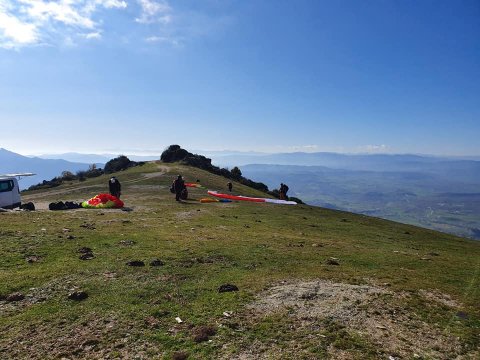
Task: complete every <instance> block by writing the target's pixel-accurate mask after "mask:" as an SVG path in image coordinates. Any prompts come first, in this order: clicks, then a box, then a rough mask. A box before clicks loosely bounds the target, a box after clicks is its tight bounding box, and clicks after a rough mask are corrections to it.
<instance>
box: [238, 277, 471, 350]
mask: <svg viewBox="0 0 480 360" xmlns="http://www.w3.org/2000/svg"><path fill="white" fill-rule="evenodd" d="M424 294H427V295H424V296H425V297H426V299H427V300H429V299H431V300H433V301H436V302H438V301H439V302H441V303H442V304H446V305H447V304H448V306H451V307H456V305H457V304H456V302H454V301H453V300H451V299H450V298H449V297H447V296H445V295H441V294H435V295H434V294H432V293H427V292H425V293H424ZM408 296H409V294H407V293H395V292H392V291H389V290H387V289H385V288H383V287H379V286H375V285H352V284H345V283H334V282H331V281H328V280H316V281H308V282H297V283H282V284H280V285H276V286H273V287H271V288H269V289H268V290H266V291H264V292H262V293H260V294H259V295H258V296H257V299H256V300H255V301H254V302H253V303H252V304H250V305H249V306H248V307H247V312H252V313H253V316H254V318H256V319H262V318H264V317H266V316H269V315H274V314H282V313H283V314H288V315H287V316H288V317H289V318H290V320H292V321H293V324H294V329H292V330H293V331H294V332H297V333H307V334H311V336H317V337H318V340H319V341H321V340H322V338H325V336H324V335H322V334H326V333H327V332H326V331H327V330H328V329H327V327H328V326H327V325H326V324H328V323H330V324H331V323H334V324H338V326H339V328H341V329H344V330H345V331H347V332H348V333H350V334H352V335H353V336H356V337H360V338H361V339H364V340H365V342H366V343H368V344H371V346H373V348H375V349H378V355H381V356H382V357H383V356H386V358H388V357H389V356H393V358H395V359H410V358H435V359H455V358H466V359H467V358H468V359H469V358H472V357H469V356H468V355H466V357H462V356H460V354H461V353H462V351H461V344H460V343H459V339H458V338H456V337H455V336H453V335H451V334H449V333H448V331H445V329H441V328H439V327H437V326H435V325H432V324H427V323H426V322H424V321H422V320H421V319H420V317H418V316H416V314H412V311H411V310H408V309H407V308H406V307H403V306H402V305H401V304H402V300H403V299H405V298H408ZM291 346H293V347H294V346H295V345H294V343H292V344H291ZM291 346H290V345H287V346H285V344H284V345H283V346H282V347H280V348H279V347H277V346H275V345H274V346H273V347H272V344H269V347H267V348H266V347H265V344H263V345H262V344H256V345H255V346H252V345H250V346H248V345H247V346H246V347H245V348H244V349H243V350H242V352H241V353H239V354H237V355H236V356H235V357H233V358H234V359H253V358H255V359H268V358H271V357H272V356H274V357H276V358H288V356H289V355H288V354H290V353H292V351H293V350H294V349H293V348H291ZM327 353H328V358H332V359H333V358H335V359H337V358H344V359H350V358H352V359H353V358H355V354H353V353H349V351H344V350H342V349H339V348H336V347H335V346H329V347H328V350H327ZM282 354H283V355H282ZM477 355H478V354H477ZM473 356H475V354H474V355H473ZM307 358H308V356H307Z"/></svg>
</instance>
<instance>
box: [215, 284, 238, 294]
mask: <svg viewBox="0 0 480 360" xmlns="http://www.w3.org/2000/svg"><path fill="white" fill-rule="evenodd" d="M231 291H238V287H237V286H236V285H233V284H223V285H220V287H219V288H218V292H219V293H223V292H231Z"/></svg>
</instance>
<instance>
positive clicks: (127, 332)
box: [0, 163, 480, 359]
mask: <svg viewBox="0 0 480 360" xmlns="http://www.w3.org/2000/svg"><path fill="white" fill-rule="evenodd" d="M158 166H162V167H163V170H162V169H159V168H158ZM159 171H165V174H164V175H161V176H155V177H146V176H145V174H147V175H148V174H152V173H157V172H159ZM177 173H181V174H183V175H185V176H186V178H187V181H196V180H197V179H200V181H201V184H202V185H204V186H205V187H206V188H210V189H215V190H218V189H225V187H226V183H227V180H225V179H223V178H219V177H217V176H215V175H212V174H209V173H206V172H204V171H202V170H199V169H193V168H187V167H183V166H180V165H169V166H167V165H165V164H155V163H148V164H146V165H144V166H142V167H137V168H133V169H130V170H128V171H125V172H122V173H119V174H117V177H118V178H119V179H120V181H121V182H122V184H123V189H122V193H123V196H122V199H123V200H124V201H125V203H126V206H128V207H131V208H133V211H132V212H123V211H120V210H110V211H109V210H76V211H63V212H62V211H60V212H52V211H35V212H31V213H28V212H15V213H7V214H3V213H2V214H0V221H1V228H0V258H1V259H2V260H1V262H0V295H4V296H5V295H8V294H10V293H12V292H16V291H19V292H22V293H24V294H31V295H33V296H34V297H35V298H38V297H41V298H42V299H41V300H38V301H37V302H35V303H33V304H29V303H28V302H25V301H24V302H21V303H19V304H16V305H14V306H12V304H6V303H5V302H4V301H3V302H0V304H3V305H1V306H3V307H0V316H1V321H0V332H1V333H2V336H1V338H0V357H1V358H26V357H31V358H38V359H40V358H48V357H51V358H61V357H62V356H66V357H69V358H82V357H87V358H104V357H107V355H108V356H110V357H113V358H115V357H122V356H123V357H127V358H133V357H134V356H136V355H137V356H139V357H142V356H143V357H144V358H166V359H168V358H171V357H172V355H173V353H174V352H176V351H186V352H187V353H188V354H190V355H191V357H192V358H195V359H200V358H205V359H211V358H219V357H224V358H229V356H230V355H232V356H233V354H235V353H241V352H242V351H244V350H245V349H246V348H248V346H249V344H251V343H252V342H254V341H255V342H258V343H261V344H263V345H265V349H266V350H265V351H266V354H268V344H273V345H274V348H275V349H277V350H276V351H278V352H277V353H275V354H277V355H279V356H280V357H282V356H283V357H284V358H289V354H294V353H295V352H294V350H292V349H294V347H293V345H292V342H291V339H295V340H296V343H298V345H295V346H298V349H297V350H298V351H300V352H299V354H302V355H301V356H302V357H303V358H327V357H328V356H330V355H329V351H330V350H329V349H331V348H332V347H333V348H336V349H339V350H341V351H345V352H347V353H349V354H351V356H353V357H355V358H375V357H376V356H378V354H383V349H382V348H381V347H379V345H378V344H373V343H372V342H371V341H370V340H369V339H368V338H366V337H364V336H362V335H361V334H359V333H356V332H355V331H352V330H351V329H347V328H345V327H343V325H341V324H338V323H337V322H335V319H333V320H332V319H330V320H329V321H327V320H325V321H324V322H322V323H321V326H320V328H319V330H318V331H316V332H313V334H314V335H315V334H316V335H315V336H313V335H312V336H310V335H311V333H309V332H307V331H306V330H305V329H304V328H298V327H296V325H295V324H296V323H297V320H296V319H295V318H294V317H288V316H284V314H282V313H281V312H280V313H278V314H273V315H268V316H266V317H262V316H257V317H255V316H249V315H248V311H247V310H246V305H248V304H250V303H252V301H254V299H255V297H256V296H257V295H258V294H259V293H261V291H262V290H264V289H266V288H268V287H269V286H271V285H272V284H277V283H278V282H280V281H301V280H308V279H330V280H332V281H334V282H339V283H348V284H366V283H371V282H372V281H373V282H374V283H376V284H385V283H388V289H389V291H393V292H395V293H399V294H400V293H404V292H407V293H411V294H413V297H411V298H409V299H408V300H402V299H398V300H396V301H398V302H399V306H403V307H405V308H407V309H409V311H411V312H412V313H415V314H416V315H415V316H418V318H419V319H421V320H422V321H425V322H427V323H431V324H432V326H433V325H435V326H438V327H440V328H441V329H444V330H445V331H448V332H451V333H453V334H455V336H458V337H459V338H460V339H461V340H460V342H461V343H462V344H463V350H464V351H473V350H475V347H478V345H479V344H478V335H479V327H480V324H479V317H480V311H479V309H478V303H479V302H480V292H479V288H480V287H479V275H480V244H479V243H478V242H475V241H470V240H466V239H462V238H458V237H454V236H451V235H447V234H442V233H438V232H435V231H431V230H425V229H421V228H418V227H414V226H407V225H402V224H399V223H394V222H390V221H387V220H380V219H376V218H371V217H367V216H360V215H354V214H351V213H346V212H340V211H332V210H326V209H322V208H315V207H310V206H304V205H302V206H276V205H269V204H250V203H230V204H221V203H215V204H201V203H199V202H197V201H193V200H190V201H188V203H176V202H175V201H174V195H172V194H170V192H169V191H168V188H169V186H170V184H171V181H172V180H173V178H174V177H175V175H176V174H177ZM107 178H108V177H106V176H102V177H100V178H96V179H89V180H87V181H85V182H82V183H72V184H67V185H63V186H61V187H59V188H55V189H52V190H49V191H37V192H31V193H26V194H24V195H23V198H24V201H28V200H32V201H34V202H50V201H59V200H63V201H65V200H76V201H79V200H85V199H88V198H90V197H92V196H94V195H95V194H96V193H98V192H100V191H107V186H106V184H107ZM64 189H65V190H68V191H66V192H64V193H58V192H59V191H63V190H64ZM234 191H235V192H236V193H239V194H244V195H253V196H262V194H261V193H259V192H258V191H256V190H253V189H250V188H247V187H245V186H243V185H240V184H236V183H235V184H234ZM190 196H191V198H192V199H199V198H201V197H206V191H205V190H202V189H193V190H190ZM85 223H87V224H93V225H94V227H95V229H88V228H85V227H81V225H83V224H85ZM64 229H68V230H64ZM69 235H73V236H74V237H75V238H74V239H68V238H67V236H69ZM125 240H133V243H132V244H131V245H125V244H122V241H125ZM80 247H90V248H91V249H92V250H93V253H94V255H95V258H94V259H92V260H88V261H83V260H80V259H79V255H80V253H78V249H79V248H80ZM431 253H435V254H437V255H429V254H431ZM29 255H37V256H40V257H41V261H39V262H35V263H31V264H30V263H27V261H26V260H25V259H26V257H27V256H29ZM329 257H336V258H338V259H339V261H340V264H341V265H340V266H336V267H335V266H328V265H326V263H325V261H326V259H328V258H329ZM156 258H158V259H161V260H162V261H164V263H165V265H164V266H161V267H151V266H149V265H148V263H149V262H150V261H151V260H153V259H156ZM422 258H428V260H422ZM131 260H142V261H145V263H146V266H145V267H140V268H137V267H129V266H126V262H128V261H131ZM224 283H232V284H236V285H237V286H238V287H239V289H240V291H238V292H233V293H218V291H217V288H218V287H219V286H220V285H221V284H224ZM33 288H35V289H37V290H32V289H33ZM73 288H79V289H82V290H85V291H87V292H88V294H89V297H88V299H86V300H84V301H82V302H74V301H71V300H68V299H67V298H66V296H67V294H68V293H69V292H70V291H71V290H72V289H73ZM420 290H427V291H434V292H440V293H443V294H447V295H449V296H450V297H452V298H453V299H455V300H456V301H457V302H458V303H459V304H461V305H460V306H461V309H455V310H454V309H451V308H446V307H442V306H439V305H438V304H436V303H432V302H431V301H428V300H425V299H424V298H421V297H420V296H419V295H418V293H419V291H420ZM39 293H40V295H38V294H39ZM22 304H23V305H22ZM457 310H461V311H464V312H465V313H467V314H468V319H467V320H465V321H463V320H462V321H459V320H458V319H457V318H456V316H455V314H456V311H457ZM224 311H232V312H233V313H234V314H235V315H234V316H233V317H232V318H231V319H226V318H225V317H224V316H223V315H222V314H223V312H224ZM177 316H178V317H180V318H181V319H182V320H183V321H184V322H183V323H182V324H177V323H176V321H175V317H177ZM149 318H153V319H155V326H152V325H151V324H149V323H148V321H147V320H146V319H149ZM110 325H112V326H111V327H109V326H110ZM201 325H214V326H215V327H216V328H217V334H216V335H215V336H213V337H211V339H212V340H213V341H212V342H201V343H196V342H195V341H194V340H193V333H194V329H195V328H196V327H198V326H201ZM220 325H221V326H220ZM25 327H29V328H35V329H37V330H38V331H36V332H34V333H33V334H30V333H28V332H25V331H24V329H25ZM239 330H241V331H239ZM74 334H79V335H76V336H75V335H74ZM320 335H323V336H320ZM89 339H90V340H91V339H95V340H96V341H97V342H98V343H95V344H94V346H93V347H91V348H88V346H86V345H84V344H85V341H87V340H89ZM20 344H23V345H20ZM142 344H145V345H142ZM273 345H272V346H273ZM295 349H296V348H295ZM292 351H293V352H292ZM295 351H296V350H295ZM282 354H283V355H282ZM272 356H274V357H276V356H275V355H272Z"/></svg>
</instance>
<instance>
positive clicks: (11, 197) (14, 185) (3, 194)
mask: <svg viewBox="0 0 480 360" xmlns="http://www.w3.org/2000/svg"><path fill="white" fill-rule="evenodd" d="M21 203H22V201H21V199H20V188H19V187H18V180H17V178H15V177H0V208H4V209H13V208H16V207H20V205H21Z"/></svg>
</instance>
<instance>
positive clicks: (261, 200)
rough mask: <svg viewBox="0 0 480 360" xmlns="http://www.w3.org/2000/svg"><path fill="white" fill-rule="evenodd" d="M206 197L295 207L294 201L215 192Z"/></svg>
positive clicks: (209, 192) (210, 192)
mask: <svg viewBox="0 0 480 360" xmlns="http://www.w3.org/2000/svg"><path fill="white" fill-rule="evenodd" d="M208 195H211V196H215V197H218V198H221V199H228V200H238V201H250V202H258V203H271V204H282V205H297V203H296V202H295V201H287V200H278V199H269V198H256V197H249V196H241V195H230V194H221V193H218V192H216V191H210V190H209V191H208Z"/></svg>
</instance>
